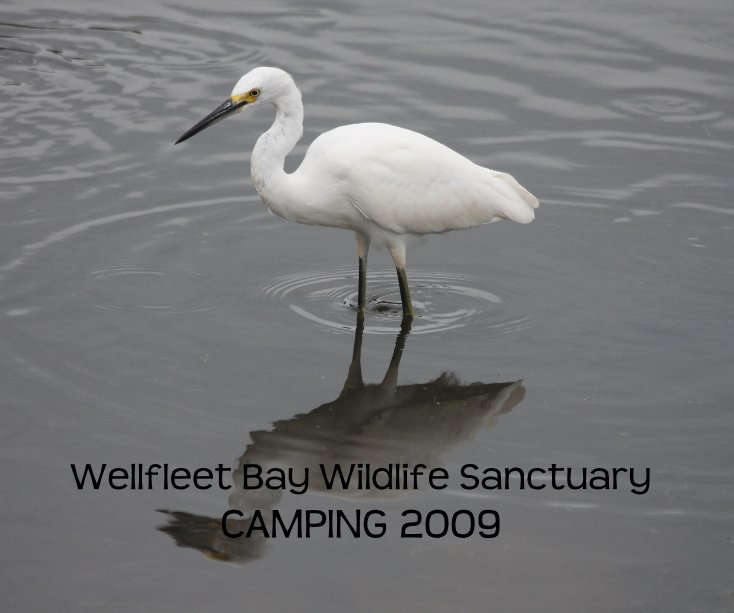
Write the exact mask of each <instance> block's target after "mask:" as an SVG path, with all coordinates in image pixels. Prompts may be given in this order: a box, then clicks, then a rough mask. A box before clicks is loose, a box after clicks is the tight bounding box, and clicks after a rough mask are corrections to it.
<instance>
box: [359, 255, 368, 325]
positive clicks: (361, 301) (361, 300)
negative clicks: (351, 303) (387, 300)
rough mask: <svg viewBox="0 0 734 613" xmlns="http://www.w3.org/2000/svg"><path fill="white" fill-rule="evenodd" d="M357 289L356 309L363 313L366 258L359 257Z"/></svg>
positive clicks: (365, 290)
mask: <svg viewBox="0 0 734 613" xmlns="http://www.w3.org/2000/svg"><path fill="white" fill-rule="evenodd" d="M358 287H359V289H358V290H357V311H358V312H359V313H364V308H365V306H366V305H367V259H366V258H359V286H358Z"/></svg>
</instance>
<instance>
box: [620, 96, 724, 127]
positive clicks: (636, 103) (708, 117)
mask: <svg viewBox="0 0 734 613" xmlns="http://www.w3.org/2000/svg"><path fill="white" fill-rule="evenodd" d="M610 104H611V105H612V106H613V107H615V108H616V109H618V110H621V111H623V112H625V113H627V114H631V115H642V116H644V117H653V118H655V119H658V120H660V121H668V122H700V121H715V120H717V119H721V118H722V117H723V116H724V111H721V110H717V109H715V108H711V107H710V106H709V105H708V104H707V103H706V102H704V101H702V100H696V99H694V98H691V97H688V96H685V95H684V94H683V93H682V92H678V93H639V94H637V95H631V96H627V97H624V98H618V99H616V100H612V101H611V102H610Z"/></svg>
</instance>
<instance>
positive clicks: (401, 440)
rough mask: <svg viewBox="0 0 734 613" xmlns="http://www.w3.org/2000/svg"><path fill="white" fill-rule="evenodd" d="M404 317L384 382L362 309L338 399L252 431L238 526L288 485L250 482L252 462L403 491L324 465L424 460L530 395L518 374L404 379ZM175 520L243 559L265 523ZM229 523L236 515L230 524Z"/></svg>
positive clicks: (362, 495) (377, 495) (228, 555)
mask: <svg viewBox="0 0 734 613" xmlns="http://www.w3.org/2000/svg"><path fill="white" fill-rule="evenodd" d="M410 325H411V324H410V320H408V319H405V320H403V325H402V327H401V330H400V333H399V334H398V336H397V339H396V341H395V349H394V351H393V354H392V358H391V360H390V365H389V366H388V369H387V372H386V374H385V377H384V378H383V380H382V382H380V383H378V384H365V383H364V381H363V378H362V368H361V350H362V334H363V330H364V319H363V316H362V315H359V316H358V318H357V327H356V332H355V337H354V349H353V353H352V360H351V364H350V366H349V371H348V374H347V378H346V381H345V383H344V387H343V389H342V391H341V393H340V394H339V396H338V397H337V398H336V400H333V401H332V402H328V403H326V404H323V405H321V406H319V407H317V408H315V409H313V410H312V411H310V412H308V413H304V414H299V415H296V416H294V417H292V418H291V419H286V420H281V421H277V422H275V423H274V424H273V427H272V428H271V429H270V430H268V431H257V432H252V433H251V438H252V442H251V443H250V444H249V445H248V446H247V448H246V449H245V452H244V453H243V454H242V456H241V457H240V459H239V461H238V464H237V467H236V468H235V470H234V472H233V478H234V483H235V489H234V490H233V492H234V493H232V494H231V495H230V499H229V504H230V506H231V507H233V508H236V509H239V510H241V511H242V514H243V516H244V517H245V519H242V520H233V521H231V524H232V527H231V530H230V531H231V532H238V531H240V530H241V531H244V532H246V531H247V527H248V524H249V522H250V519H249V518H250V517H251V516H252V513H253V512H254V511H255V510H256V509H259V510H261V511H262V510H270V509H273V507H274V506H275V505H276V504H277V503H278V502H279V500H280V498H281V497H282V490H280V489H277V490H271V489H268V488H265V487H263V488H258V489H250V490H245V489H244V488H243V479H242V478H243V473H244V471H245V467H246V466H248V465H258V466H260V467H261V468H262V470H263V473H265V472H266V471H267V470H268V469H269V468H274V467H277V468H281V469H293V471H294V472H295V474H296V475H298V476H297V477H296V478H297V479H300V478H301V477H302V476H303V474H304V473H305V472H306V471H308V473H309V474H310V480H309V488H308V489H309V491H311V492H314V491H316V492H324V493H328V494H330V495H333V496H339V497H348V498H352V499H360V500H375V499H385V498H396V497H401V496H404V495H405V491H404V490H388V489H358V488H356V487H354V488H352V487H347V488H341V487H336V486H333V484H332V487H327V486H326V484H325V483H324V480H323V476H322V473H321V471H320V470H319V468H320V465H324V467H325V468H326V471H327V473H330V469H331V468H333V467H334V466H337V465H339V466H342V467H345V466H348V465H351V464H362V465H365V464H371V465H373V466H387V465H389V464H401V465H402V464H408V465H410V466H411V467H412V466H415V465H417V464H425V465H427V466H436V465H437V463H438V461H439V458H440V456H441V454H442V453H444V452H446V451H447V450H448V449H450V448H452V447H455V446H457V445H460V444H462V443H465V442H467V441H469V440H471V439H472V438H473V437H474V436H475V434H476V433H477V432H478V431H479V430H480V429H482V428H485V427H491V426H493V425H494V424H495V422H496V420H497V418H498V417H499V416H500V415H502V414H503V413H506V412H508V411H510V410H511V409H512V408H513V407H514V406H516V405H517V404H518V403H519V402H520V401H522V399H523V397H524V396H525V389H524V387H523V386H522V384H521V382H520V381H513V382H507V383H469V384H462V383H461V382H460V381H459V379H458V377H456V375H454V374H449V373H443V374H441V375H440V376H439V377H437V378H436V379H433V380H431V381H429V382H427V383H421V384H411V385H398V384H397V380H398V368H399V365H400V360H401V357H402V354H403V349H404V347H405V342H406V338H407V336H408V334H409V332H410ZM164 512H165V513H167V514H168V515H169V519H168V522H169V523H168V524H167V525H165V526H163V527H161V528H160V530H162V531H164V532H166V533H168V534H169V535H171V536H172V537H173V538H174V539H175V540H176V543H177V544H178V545H179V546H182V547H192V548H195V549H198V550H200V551H202V552H203V553H205V554H207V555H209V556H210V557H213V558H216V559H221V560H236V561H239V562H245V561H248V560H250V559H254V558H258V557H260V556H261V555H263V553H264V541H265V539H264V538H263V537H262V536H261V535H260V533H259V532H254V533H253V536H251V537H249V538H238V539H232V538H228V537H227V536H225V535H224V533H223V531H222V525H221V521H220V520H219V519H212V518H207V517H201V516H196V515H192V514H189V513H183V512H177V511H164ZM228 525H229V524H228Z"/></svg>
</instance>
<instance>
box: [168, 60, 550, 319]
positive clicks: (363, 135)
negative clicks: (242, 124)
mask: <svg viewBox="0 0 734 613" xmlns="http://www.w3.org/2000/svg"><path fill="white" fill-rule="evenodd" d="M264 102H269V103H271V104H273V105H274V106H275V121H274V122H273V125H272V126H271V127H270V129H269V130H268V131H267V132H265V133H264V134H263V135H261V136H260V138H258V140H257V143H256V144H255V148H254V149H253V151H252V157H251V170H252V179H253V182H254V184H255V188H256V189H257V191H258V193H259V194H260V197H261V198H262V199H263V201H264V202H265V204H266V205H267V207H268V208H269V209H270V210H271V211H272V212H273V213H275V214H276V215H279V216H280V217H283V218H285V219H289V220H291V221H295V222H298V223H303V224H310V225H318V226H328V227H333V228H344V229H347V230H352V231H354V232H355V235H356V237H357V251H358V255H359V297H358V302H359V309H360V311H362V310H363V309H364V307H365V302H366V262H367V252H368V250H369V246H370V243H372V244H376V245H380V246H385V247H387V249H388V250H389V251H390V255H391V256H392V258H393V261H394V263H395V267H396V268H397V271H398V280H399V283H400V294H401V300H402V304H403V313H404V315H406V316H411V317H412V315H413V306H412V303H411V300H410V292H409V290H408V283H407V276H406V272H405V265H406V260H405V248H406V239H407V238H408V237H410V236H415V235H421V234H432V233H439V232H447V231H449V230H459V229H463V228H470V227H473V226H476V225H479V224H484V223H490V222H493V221H497V220H500V219H511V220H512V221H516V222H519V223H529V222H531V221H532V220H533V219H534V217H535V214H534V211H533V209H535V208H536V207H537V206H538V201H537V199H536V198H535V197H534V196H533V195H532V194H530V192H528V191H527V190H526V189H524V188H523V187H522V186H521V185H520V184H519V183H518V182H517V181H515V179H514V178H513V177H511V176H510V175H508V174H505V173H501V172H496V171H494V170H489V169H488V168H483V167H481V166H477V165H476V164H474V163H473V162H471V161H470V160H468V159H467V158H465V157H463V156H462V155H460V154H458V153H456V152H455V151H453V150H452V149H449V148H448V147H445V146H444V145H442V144H440V143H438V142H436V141H434V140H432V139H430V138H428V137H427V136H423V135H422V134H418V133H417V132H412V131H410V130H405V129H403V128H398V127H395V126H391V125H386V124H380V123H361V124H353V125H348V126H342V127H339V128H336V129H334V130H331V131H329V132H326V133H324V134H322V135H321V136H319V137H318V138H317V139H316V140H315V141H314V142H313V144H312V145H311V146H310V147H309V149H308V151H307V152H306V156H305V157H304V159H303V162H302V163H301V165H300V166H299V168H298V169H297V170H296V171H294V172H293V173H290V174H288V173H286V172H285V171H284V169H283V166H284V161H285V157H286V155H288V153H289V152H290V151H291V150H292V149H293V147H294V146H295V145H296V143H297V142H298V140H299V139H300V138H301V136H302V134H303V104H302V102H301V93H300V91H299V90H298V88H297V87H296V84H295V83H294V82H293V79H292V78H291V76H290V75H289V74H288V73H286V72H284V71H282V70H280V69H278V68H264V67H261V68H256V69H254V70H252V71H251V72H249V73H247V74H246V75H245V76H243V77H242V78H241V79H240V80H239V82H238V83H237V85H236V86H235V88H234V90H233V91H232V95H231V96H230V98H229V99H228V100H227V101H225V103H224V104H222V105H221V106H219V107H218V108H217V109H215V110H214V111H213V112H212V113H211V114H210V115H208V116H207V117H205V118H204V119H203V120H202V121H200V122H199V123H198V124H196V125H195V126H194V127H193V128H191V129H190V130H189V131H188V132H186V133H185V134H184V135H183V136H182V137H181V138H180V139H179V140H178V141H177V142H181V141H183V140H186V139H187V138H190V137H191V136H193V135H194V134H196V133H197V132H199V131H201V130H203V129H204V128H206V127H207V126H209V125H211V124H212V123H214V122H216V121H218V120H220V119H223V118H224V117H226V116H227V115H229V114H231V113H233V112H237V111H239V110H241V109H242V108H244V106H245V105H248V106H253V105H256V104H257V105H259V104H262V103H264Z"/></svg>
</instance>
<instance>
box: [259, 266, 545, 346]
mask: <svg viewBox="0 0 734 613" xmlns="http://www.w3.org/2000/svg"><path fill="white" fill-rule="evenodd" d="M409 278H410V291H411V296H412V300H413V306H414V307H415V310H416V318H415V320H414V321H413V327H412V331H411V333H412V334H428V333H436V332H444V331H447V330H454V329H457V328H463V327H467V326H471V327H472V328H473V329H475V330H477V331H481V332H483V333H484V334H483V335H484V336H486V335H487V333H489V335H500V334H509V333H513V332H518V331H521V330H525V329H527V328H529V327H530V326H531V325H532V321H531V320H530V317H529V313H530V312H531V309H530V308H529V305H528V304H527V301H526V300H524V299H523V297H522V295H521V294H519V293H518V292H517V291H516V290H515V289H514V288H510V287H509V286H506V285H499V286H493V287H492V289H491V291H490V289H484V288H481V287H478V286H477V285H476V280H475V279H472V278H471V277H468V276H465V275H460V274H450V273H434V272H426V271H420V270H412V271H410V277H409ZM262 292H263V293H264V294H265V295H266V296H268V297H269V298H271V299H275V300H276V301H277V302H278V303H279V304H281V305H283V306H285V307H287V308H288V310H290V311H291V312H293V313H296V314H297V315H300V316H301V317H303V318H305V319H308V320H309V321H310V322H312V323H313V324H315V325H316V326H318V327H321V328H325V329H327V330H329V331H335V332H347V331H352V330H354V324H355V322H354V315H355V313H356V309H357V273H356V272H355V271H354V270H351V269H346V268H343V269H336V270H332V271H311V272H301V273H293V274H289V275H284V276H280V277H276V278H275V279H273V281H272V283H270V284H268V285H267V286H265V287H263V288H262ZM401 318H402V307H401V303H400V292H399V289H398V284H397V278H396V277H395V274H394V273H393V272H388V271H384V272H374V273H369V274H368V275H367V318H366V321H365V332H366V333H371V334H394V333H395V329H396V327H397V324H399V322H400V320H401Z"/></svg>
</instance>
